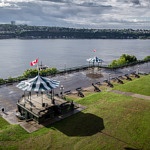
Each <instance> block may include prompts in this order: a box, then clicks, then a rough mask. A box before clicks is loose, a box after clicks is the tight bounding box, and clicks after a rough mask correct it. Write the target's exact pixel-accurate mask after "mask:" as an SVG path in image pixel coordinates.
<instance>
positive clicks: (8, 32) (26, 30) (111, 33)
mask: <svg viewBox="0 0 150 150" xmlns="http://www.w3.org/2000/svg"><path fill="white" fill-rule="evenodd" d="M8 38H18V39H150V30H133V29H77V28H64V27H48V26H28V25H11V24H1V25H0V39H8Z"/></svg>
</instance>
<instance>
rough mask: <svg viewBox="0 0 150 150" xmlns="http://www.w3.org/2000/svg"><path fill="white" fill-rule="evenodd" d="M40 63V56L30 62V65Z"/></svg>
mask: <svg viewBox="0 0 150 150" xmlns="http://www.w3.org/2000/svg"><path fill="white" fill-rule="evenodd" d="M37 63H38V58H37V59H35V60H33V61H32V62H30V66H34V65H36V64H37Z"/></svg>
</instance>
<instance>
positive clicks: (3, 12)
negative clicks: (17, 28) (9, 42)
mask: <svg viewBox="0 0 150 150" xmlns="http://www.w3.org/2000/svg"><path fill="white" fill-rule="evenodd" d="M11 21H15V23H16V24H27V25H36V26H56V27H71V28H94V29H101V28H102V29H103V28H105V29H106V28H112V29H118V28H119V29H125V28H132V29H150V0H0V24H5V23H7V24H8V23H10V22H11Z"/></svg>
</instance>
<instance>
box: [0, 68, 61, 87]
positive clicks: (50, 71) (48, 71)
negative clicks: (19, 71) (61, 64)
mask: <svg viewBox="0 0 150 150" xmlns="http://www.w3.org/2000/svg"><path fill="white" fill-rule="evenodd" d="M57 72H58V70H57V69H56V68H47V69H43V70H39V75H41V76H52V75H55V74H56V73H57ZM37 75H38V70H37V69H27V70H26V71H24V73H23V75H21V76H19V77H15V78H13V77H9V78H8V79H3V78H0V85H3V84H7V85H9V84H12V83H14V82H19V81H22V80H27V79H29V78H33V77H35V76H37Z"/></svg>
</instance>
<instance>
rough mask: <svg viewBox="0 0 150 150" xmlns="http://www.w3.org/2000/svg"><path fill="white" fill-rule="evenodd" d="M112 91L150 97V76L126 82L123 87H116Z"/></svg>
mask: <svg viewBox="0 0 150 150" xmlns="http://www.w3.org/2000/svg"><path fill="white" fill-rule="evenodd" d="M114 89H116V90H120V91H125V92H133V93H137V94H142V95H147V96H150V75H147V76H141V78H138V79H134V80H133V81H130V82H126V84H123V85H117V86H115V87H114Z"/></svg>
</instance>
